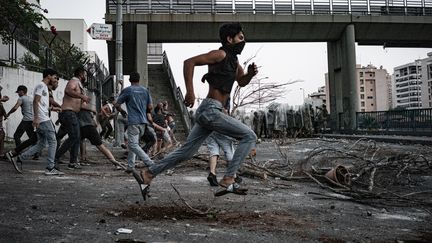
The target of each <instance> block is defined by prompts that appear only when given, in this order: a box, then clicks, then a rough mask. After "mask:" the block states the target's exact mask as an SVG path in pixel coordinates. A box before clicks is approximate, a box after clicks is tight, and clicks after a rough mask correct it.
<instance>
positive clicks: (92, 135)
mask: <svg viewBox="0 0 432 243" xmlns="http://www.w3.org/2000/svg"><path fill="white" fill-rule="evenodd" d="M86 138H87V139H88V140H89V141H90V143H91V144H92V145H95V146H99V145H101V144H102V139H101V136H100V135H99V133H98V131H97V130H96V127H95V126H91V125H90V126H85V127H81V140H84V139H86Z"/></svg>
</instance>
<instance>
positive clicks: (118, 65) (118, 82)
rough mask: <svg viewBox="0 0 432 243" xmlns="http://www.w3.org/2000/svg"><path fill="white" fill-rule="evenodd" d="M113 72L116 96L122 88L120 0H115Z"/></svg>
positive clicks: (121, 18)
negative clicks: (114, 57)
mask: <svg viewBox="0 0 432 243" xmlns="http://www.w3.org/2000/svg"><path fill="white" fill-rule="evenodd" d="M115 72H116V82H115V91H114V92H115V94H114V97H116V98H117V97H118V95H119V93H120V90H121V89H123V13H122V2H121V0H117V9H116V59H115ZM119 85H120V87H119Z"/></svg>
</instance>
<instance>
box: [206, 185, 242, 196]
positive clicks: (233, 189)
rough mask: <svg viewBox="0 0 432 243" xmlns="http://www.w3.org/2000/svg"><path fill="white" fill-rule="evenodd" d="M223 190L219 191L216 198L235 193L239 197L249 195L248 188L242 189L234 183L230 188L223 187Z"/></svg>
mask: <svg viewBox="0 0 432 243" xmlns="http://www.w3.org/2000/svg"><path fill="white" fill-rule="evenodd" d="M221 186H222V187H223V188H222V189H221V190H219V191H217V192H216V193H215V194H214V195H215V197H220V196H223V195H226V194H228V193H234V194H237V195H247V191H248V189H247V188H241V187H240V185H239V184H238V183H233V184H230V185H228V186H225V185H221Z"/></svg>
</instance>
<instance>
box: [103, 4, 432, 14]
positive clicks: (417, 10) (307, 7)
mask: <svg viewBox="0 0 432 243" xmlns="http://www.w3.org/2000/svg"><path fill="white" fill-rule="evenodd" d="M106 10H107V14H115V11H116V4H115V2H114V1H110V0H106ZM123 13H126V14H158V13H159V14H167V13H168V14H196V13H210V14H272V15H287V14H292V15H293V14H296V15H324V14H325V15H403V16H432V0H400V1H398V0H393V1H391V0H350V1H349V0H182V1H174V0H126V1H125V3H124V4H123Z"/></svg>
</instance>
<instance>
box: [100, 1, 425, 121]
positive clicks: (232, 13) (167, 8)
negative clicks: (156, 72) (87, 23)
mask: <svg viewBox="0 0 432 243" xmlns="http://www.w3.org/2000/svg"><path fill="white" fill-rule="evenodd" d="M118 1H120V0H118ZM115 20H116V4H115V2H114V1H110V0H107V1H106V18H105V21H106V23H109V24H113V25H115ZM225 22H241V23H242V24H243V26H244V29H245V32H246V40H247V41H248V42H327V53H328V54H327V55H328V73H329V81H330V87H329V90H330V92H329V93H330V112H331V120H332V121H333V122H334V123H333V127H334V128H338V127H340V124H339V123H343V126H344V127H345V128H355V124H354V122H353V121H355V119H354V118H355V112H356V107H357V103H356V102H358V101H357V100H358V99H357V98H356V97H357V96H358V94H357V91H356V83H355V82H356V73H355V65H356V60H355V56H356V55H355V43H356V42H357V43H358V44H359V45H381V46H385V47H432V0H159V1H158V0H124V3H123V53H124V58H123V70H124V73H125V74H128V73H130V72H131V71H134V70H137V71H138V72H140V73H141V74H143V76H144V77H145V80H147V79H146V77H147V76H148V74H147V73H148V69H147V43H192V42H219V39H218V29H219V26H220V25H221V24H222V23H225ZM114 29H115V28H114ZM114 36H115V33H114ZM108 50H109V52H108V54H109V64H110V65H109V66H110V72H111V73H112V74H113V73H114V67H115V41H108ZM339 114H343V115H342V116H341V117H345V119H343V120H339V119H338V115H339Z"/></svg>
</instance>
